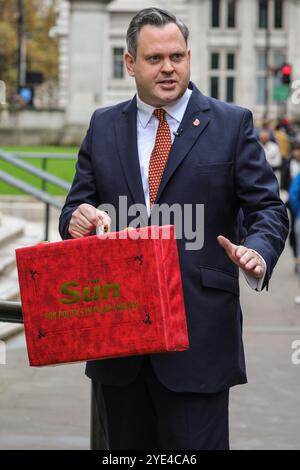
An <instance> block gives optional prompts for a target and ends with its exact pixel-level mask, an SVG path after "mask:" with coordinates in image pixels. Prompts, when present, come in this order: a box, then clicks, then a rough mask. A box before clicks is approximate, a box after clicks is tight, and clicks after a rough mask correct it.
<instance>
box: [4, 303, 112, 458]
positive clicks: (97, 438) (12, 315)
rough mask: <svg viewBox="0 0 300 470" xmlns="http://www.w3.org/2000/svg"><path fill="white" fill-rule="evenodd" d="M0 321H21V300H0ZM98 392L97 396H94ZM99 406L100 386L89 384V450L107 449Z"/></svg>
mask: <svg viewBox="0 0 300 470" xmlns="http://www.w3.org/2000/svg"><path fill="white" fill-rule="evenodd" d="M0 321H2V322H7V323H23V314H22V304H21V302H11V301H3V300H0ZM96 394H99V397H96ZM101 403H102V405H100V406H104V403H103V399H102V397H101V390H100V387H97V388H96V387H93V385H91V415H90V449H91V450H107V444H106V439H105V436H104V431H103V428H102V427H101V421H100V416H101V415H102V416H104V413H103V410H101V409H100V410H99V404H101Z"/></svg>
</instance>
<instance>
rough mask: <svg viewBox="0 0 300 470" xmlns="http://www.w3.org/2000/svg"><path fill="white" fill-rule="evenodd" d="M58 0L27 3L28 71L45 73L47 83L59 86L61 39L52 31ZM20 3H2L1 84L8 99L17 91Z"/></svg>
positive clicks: (10, 0)
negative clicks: (5, 89)
mask: <svg viewBox="0 0 300 470" xmlns="http://www.w3.org/2000/svg"><path fill="white" fill-rule="evenodd" d="M55 3H56V0H48V1H45V0H23V7H24V38H23V41H26V45H25V47H26V70H27V72H31V71H35V72H36V71H38V72H41V73H43V75H44V79H45V80H46V81H51V82H52V83H53V82H54V83H55V82H56V83H57V78H58V39H57V37H53V36H52V37H50V35H49V31H50V30H51V28H52V27H53V26H54V25H55V23H56V9H55V6H56V5H55ZM17 21H18V1H17V0H0V80H3V81H4V82H5V83H6V88H7V95H8V97H9V96H10V95H11V94H13V93H14V92H16V90H17V75H18V59H17V57H18V28H17Z"/></svg>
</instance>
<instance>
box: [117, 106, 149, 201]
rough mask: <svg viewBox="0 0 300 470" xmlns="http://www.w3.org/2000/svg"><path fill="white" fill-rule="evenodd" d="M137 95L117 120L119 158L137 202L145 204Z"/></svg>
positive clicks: (134, 199) (133, 197)
mask: <svg viewBox="0 0 300 470" xmlns="http://www.w3.org/2000/svg"><path fill="white" fill-rule="evenodd" d="M136 113H137V110H136V97H134V98H133V99H132V100H131V101H130V102H129V103H128V104H127V105H126V106H125V107H124V109H123V110H122V112H121V115H120V119H119V120H117V121H116V122H115V130H116V136H117V145H118V150H119V158H120V161H121V165H122V168H123V172H124V174H125V178H126V180H127V184H128V187H129V190H130V193H131V195H132V199H133V201H134V203H135V204H137V203H139V204H144V205H146V203H145V195H144V190H143V183H142V177H141V170H140V162H139V157H138V148H137V129H136V128H137V124H136Z"/></svg>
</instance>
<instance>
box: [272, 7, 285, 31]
mask: <svg viewBox="0 0 300 470" xmlns="http://www.w3.org/2000/svg"><path fill="white" fill-rule="evenodd" d="M282 18H283V1H282V0H274V28H276V29H280V28H282V25H283V21H282Z"/></svg>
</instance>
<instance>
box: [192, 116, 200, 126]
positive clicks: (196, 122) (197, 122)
mask: <svg viewBox="0 0 300 470" xmlns="http://www.w3.org/2000/svg"><path fill="white" fill-rule="evenodd" d="M193 125H194V126H196V127H198V126H200V121H199V119H198V118H197V119H195V121H193Z"/></svg>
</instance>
